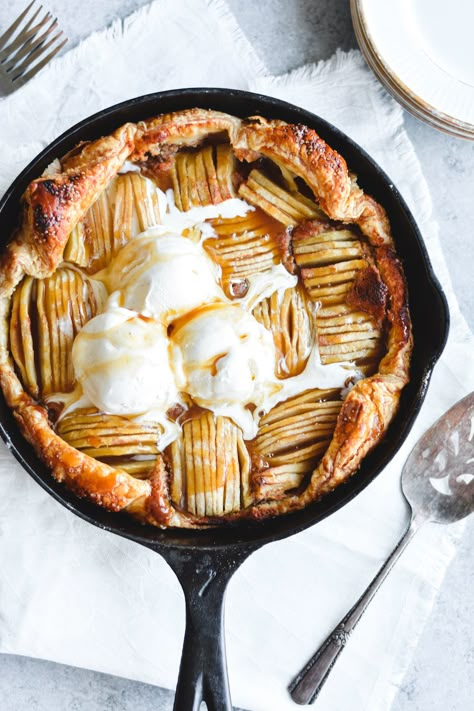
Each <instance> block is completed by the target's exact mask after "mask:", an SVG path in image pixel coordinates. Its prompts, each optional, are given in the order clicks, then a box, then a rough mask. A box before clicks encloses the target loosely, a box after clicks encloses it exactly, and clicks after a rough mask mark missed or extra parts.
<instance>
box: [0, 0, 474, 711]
mask: <svg viewBox="0 0 474 711" xmlns="http://www.w3.org/2000/svg"><path fill="white" fill-rule="evenodd" d="M158 30H159V38H160V41H159V42H157V41H156V32H157V31H158ZM185 86H227V87H231V88H241V89H247V88H249V89H251V90H257V91H260V92H262V93H267V94H272V95H275V96H279V97H281V98H283V99H286V100H288V101H292V102H294V103H295V104H298V105H300V106H303V107H304V108H307V109H309V110H312V111H314V112H315V113H317V114H319V115H320V116H323V117H324V118H326V119H328V120H329V121H331V122H333V123H334V124H335V125H337V126H338V127H340V128H341V129H342V130H344V131H345V132H346V133H348V134H349V135H350V136H351V137H352V138H354V139H355V140H356V141H357V142H358V143H360V144H361V145H362V146H363V147H364V148H365V149H366V150H367V151H368V152H369V153H370V154H371V155H372V156H373V157H374V158H375V159H376V160H377V161H378V162H379V163H380V165H381V166H382V167H383V168H384V169H385V170H386V172H387V173H388V174H389V175H390V176H391V178H392V179H393V181H394V183H395V184H396V185H397V187H398V188H399V190H400V191H401V193H402V194H403V196H404V197H405V199H406V200H407V201H408V203H409V205H410V206H411V208H412V210H413V212H414V215H415V218H416V219H417V221H418V223H419V226H420V228H421V231H422V233H423V235H424V239H425V242H426V245H427V248H428V251H429V254H430V257H431V260H432V262H433V265H434V267H435V271H436V273H437V275H438V277H439V278H440V280H441V282H442V284H443V286H444V289H445V291H446V294H447V296H448V299H449V302H450V308H451V317H452V326H451V335H450V339H449V343H448V346H447V348H446V350H445V353H444V355H443V357H442V359H441V361H440V362H439V364H438V365H437V367H436V370H435V374H434V377H433V381H432V384H431V386H430V390H429V393H428V397H427V401H426V403H425V405H424V407H423V409H422V412H421V414H420V416H419V417H418V419H417V422H416V424H415V426H414V428H413V431H412V433H411V434H410V436H409V438H408V440H407V442H406V444H405V445H404V446H403V448H402V450H401V451H400V453H399V454H398V455H397V456H396V457H395V459H394V460H393V462H392V463H391V464H390V466H389V467H387V469H386V470H385V471H384V472H383V473H382V474H381V475H380V476H379V477H378V478H377V479H376V480H375V481H374V482H373V483H372V484H371V485H370V486H369V487H368V488H367V489H366V490H365V491H364V492H362V493H361V494H360V495H359V496H358V497H357V498H356V499H355V500H353V501H352V502H350V503H349V504H348V505H346V506H345V507H344V508H343V509H341V510H340V511H338V512H337V513H336V514H334V515H333V516H331V517H330V518H329V519H326V520H325V521H323V522H322V523H320V524H318V525H317V526H314V527H313V528H312V529H309V530H307V531H305V532H303V533H301V534H298V535H297V536H293V537H292V538H290V539H287V540H284V541H280V542H278V543H274V544H271V545H268V546H266V547H264V548H263V549H262V550H260V551H258V552H257V553H255V554H254V555H253V556H252V557H251V558H250V559H249V560H248V561H247V562H245V563H244V565H243V566H242V567H241V568H240V569H239V570H238V571H237V573H236V574H235V576H234V578H233V579H232V580H231V583H230V586H229V591H228V596H227V615H226V629H227V648H228V663H229V670H230V681H231V689H232V695H233V701H234V703H235V704H236V705H239V706H242V707H245V708H247V709H251V710H252V711H268V710H269V709H272V711H285V709H288V710H290V709H295V708H296V706H295V705H294V704H293V702H292V701H291V699H290V697H289V695H288V693H287V691H286V687H287V684H288V683H289V681H290V679H291V678H292V676H293V675H294V674H295V673H296V672H297V671H298V669H299V668H300V667H301V665H302V664H303V663H304V662H306V660H307V659H308V658H309V657H310V656H311V654H312V653H313V652H314V650H315V648H316V647H317V646H318V644H320V643H321V642H322V640H323V639H324V638H325V636H326V635H327V633H328V632H329V631H330V630H331V629H332V627H333V626H334V624H335V623H336V622H337V621H338V620H339V619H340V618H341V616H342V615H343V614H344V613H345V612H346V610H347V609H348V608H349V607H350V606H351V605H352V604H353V602H354V601H355V600H356V599H357V597H358V596H359V595H360V593H361V592H362V591H363V589H364V588H365V587H366V585H367V583H368V582H369V580H370V579H371V577H372V576H373V574H374V573H375V572H376V570H377V569H378V567H379V566H380V564H381V563H382V561H383V560H384V559H385V557H386V556H387V554H388V553H389V552H390V551H391V549H392V548H393V547H394V545H395V543H396V542H397V541H398V538H399V536H400V535H401V533H402V531H403V530H404V528H405V526H406V524H407V510H406V506H405V505H404V502H403V499H402V496H401V494H400V489H399V477H400V471H401V468H402V464H403V462H404V460H405V458H406V456H407V454H408V452H409V450H410V449H411V447H412V446H413V444H414V443H415V441H416V439H417V438H418V437H419V436H420V435H421V434H422V433H423V431H425V430H426V428H427V427H428V426H429V425H430V424H431V423H432V422H433V421H434V420H435V419H436V417H438V416H439V415H440V414H441V413H442V412H443V411H444V410H445V409H447V408H448V407H449V406H450V405H451V404H452V403H453V402H454V401H455V400H457V399H458V398H459V397H461V396H462V395H463V394H465V393H467V392H468V391H469V390H472V389H474V367H473V362H472V357H471V354H472V347H473V343H474V339H473V337H472V335H471V334H470V333H469V330H468V329H467V326H466V325H465V323H464V320H463V318H462V317H461V315H460V313H459V309H458V307H457V304H456V300H455V297H454V294H453V291H452V288H451V285H450V280H449V275H448V272H447V269H446V265H445V263H444V260H443V257H442V252H441V248H440V245H439V241H438V235H437V228H436V224H435V223H434V222H433V219H432V217H431V203H430V197H429V194H428V191H427V187H426V183H425V181H424V178H423V175H422V173H421V170H420V166H419V163H418V160H417V158H416V156H415V153H414V151H413V147H412V146H411V144H410V142H409V140H408V138H407V135H406V133H405V131H404V128H403V115H402V110H401V109H400V107H399V106H398V105H397V104H396V103H395V102H393V101H392V99H391V98H390V97H389V96H388V95H387V94H386V93H385V92H384V91H383V89H382V88H381V87H380V86H379V84H378V83H377V81H376V80H375V79H374V78H373V76H372V75H371V74H370V72H369V71H368V70H367V69H366V67H365V65H364V63H363V61H362V59H361V57H360V55H359V53H358V52H350V53H348V54H344V53H338V54H336V56H335V57H333V58H332V59H331V60H329V61H328V62H322V63H320V64H319V65H317V66H314V67H306V68H304V69H302V70H298V71H296V72H293V73H291V74H289V75H287V76H285V77H280V78H274V77H270V76H268V75H267V72H266V69H265V67H264V65H263V63H262V62H261V61H260V59H259V58H258V57H257V56H256V54H255V52H254V51H253V49H252V47H251V46H250V45H249V43H248V42H247V40H246V39H245V38H244V36H243V35H242V33H241V32H240V30H239V27H238V25H237V23H236V21H235V19H234V18H233V17H232V15H231V14H230V12H229V10H228V8H227V6H226V5H225V4H224V2H222V1H220V0H208V1H206V0H181V2H180V3H175V2H173V0H159V2H155V3H152V4H151V5H149V6H148V7H146V8H144V9H142V10H140V11H139V12H138V13H136V14H135V15H133V16H132V17H130V18H129V19H128V20H126V21H125V22H123V23H121V22H117V23H116V24H114V25H113V26H112V27H111V28H110V29H108V30H107V31H105V32H102V33H97V34H94V35H92V36H91V37H89V38H88V39H87V40H85V41H84V42H83V43H82V44H81V45H79V46H78V47H77V48H75V49H74V50H72V51H71V52H69V53H68V54H66V55H64V56H63V57H60V58H59V59H57V60H56V61H55V62H54V63H52V64H51V65H50V66H49V67H47V68H46V69H45V70H44V71H43V72H42V73H41V74H40V75H39V76H38V77H36V78H35V79H34V80H32V81H31V82H30V83H29V84H27V85H26V86H25V87H23V88H22V89H20V90H19V91H17V92H16V93H15V94H13V95H11V96H9V97H7V98H4V99H2V100H0V193H1V192H3V191H4V190H5V189H6V187H7V186H8V184H9V182H10V181H11V180H12V179H13V178H14V177H15V175H16V174H17V173H18V172H19V171H20V169H21V168H22V167H24V165H25V164H26V163H27V162H28V161H29V160H30V159H31V158H33V157H34V155H35V154H36V153H37V152H38V151H39V150H41V149H42V148H43V147H44V146H45V145H46V144H47V143H49V142H50V141H51V140H52V139H53V138H55V137H56V136H57V135H59V134H60V133H61V132H62V131H63V130H65V129H66V128H67V127H69V126H70V125H71V124H73V123H75V122H77V121H79V120H80V119H82V118H84V117H85V116H87V115H89V114H91V113H93V112H95V111H98V110H99V109H101V108H103V107H105V106H109V105H111V104H113V103H116V102H118V101H122V100H124V99H127V98H131V97H133V96H137V95H140V94H144V93H147V92H152V91H158V90H163V89H170V88H180V87H185ZM460 373H462V379H461V377H460ZM460 530H461V525H460V524H457V525H455V526H452V527H450V528H446V527H435V526H427V527H425V529H424V530H423V531H421V532H420V533H419V534H418V536H417V538H416V539H415V540H414V541H413V542H412V543H411V545H410V547H409V549H408V550H407V552H406V553H405V554H404V556H403V558H402V560H401V561H400V563H399V564H398V565H397V566H396V568H395V569H394V571H393V572H392V574H391V576H390V577H389V579H388V580H387V582H386V583H385V584H384V586H383V588H382V589H381V591H380V592H379V593H378V595H377V597H376V599H375V600H374V602H373V604H372V605H371V607H370V608H369V610H368V611H367V613H366V615H365V617H364V619H363V621H362V622H361V623H360V625H359V626H358V628H357V629H356V631H355V632H354V634H353V636H352V639H351V642H350V644H349V645H348V647H347V649H346V650H345V652H344V654H343V655H342V656H341V658H340V660H339V662H338V664H337V665H336V667H335V669H334V671H333V672H332V674H331V677H330V679H329V681H328V682H327V683H326V685H325V687H324V688H323V690H322V692H321V695H320V697H319V702H318V703H319V707H320V708H322V709H324V710H325V711H340V710H341V709H346V708H348V704H349V703H350V708H351V711H383V710H384V709H388V708H389V707H390V705H391V701H392V699H393V696H394V694H395V693H396V690H397V686H398V685H399V684H400V681H401V678H402V676H403V672H404V670H405V669H406V667H407V665H408V663H409V660H410V656H411V650H412V649H413V648H414V646H415V644H416V641H417V639H418V636H419V634H420V631H421V627H422V624H423V623H424V621H425V620H426V618H427V616H428V614H429V611H430V609H431V607H432V605H433V601H434V599H435V596H436V593H437V591H438V589H439V586H440V584H441V582H442V579H443V576H444V572H445V570H446V567H447V564H448V562H449V561H450V559H451V558H452V555H453V553H454V544H453V541H454V538H455V537H456V534H457V533H459V531H460ZM0 556H1V560H2V575H1V577H0V651H2V652H11V653H15V654H24V655H29V656H37V657H42V658H46V659H51V660H54V661H58V662H63V663H67V664H72V665H76V666H82V667H86V668H90V669H95V670H99V671H103V672H108V673H112V674H118V675H121V676H125V677H128V678H133V679H139V680H142V681H146V682H150V683H154V684H159V685H161V686H166V687H170V688H172V687H174V685H175V683H176V678H177V672H178V666H179V659H180V652H181V645H182V638H183V630H184V604H183V598H182V594H181V592H180V588H179V584H178V582H177V580H176V578H175V577H174V575H173V573H172V572H171V570H170V569H169V568H168V566H167V565H166V564H165V563H164V561H163V560H162V559H161V558H160V557H159V556H157V555H155V554H153V553H152V552H150V551H148V550H145V549H142V548H141V547H140V546H138V545H135V544H133V543H131V542H128V541H126V540H122V539H120V538H118V537H117V536H114V535H112V534H109V533H106V532H103V531H100V530H99V529H96V528H94V527H93V526H89V525H88V524H86V523H85V522H83V521H82V520H80V519H78V518H76V517H75V516H73V515H71V514H70V513H69V512H68V511H67V510H66V509H64V508H63V507H62V506H60V505H59V504H58V503H56V502H55V501H54V500H53V499H52V498H51V497H49V496H48V495H47V494H46V493H45V492H44V491H43V490H42V489H41V488H40V487H39V486H38V485H37V484H36V483H35V482H34V481H33V480H32V479H31V478H30V477H29V476H28V475H27V474H26V472H25V471H24V470H23V469H22V468H21V466H20V465H19V464H17V462H16V461H15V460H14V459H13V457H12V456H11V455H10V453H9V452H8V451H7V449H6V447H5V446H3V445H2V446H1V449H0ZM349 700H350V702H349Z"/></svg>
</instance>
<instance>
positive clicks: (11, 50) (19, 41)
mask: <svg viewBox="0 0 474 711" xmlns="http://www.w3.org/2000/svg"><path fill="white" fill-rule="evenodd" d="M41 7H42V6H41ZM41 7H40V10H41ZM40 10H38V11H37V12H36V14H35V15H34V17H32V18H31V20H30V22H29V23H28V25H27V26H26V27H25V28H24V30H22V31H21V33H20V34H19V35H18V37H16V38H15V39H14V40H13V42H10V44H9V45H8V46H7V47H5V49H3V50H2V51H1V53H0V56H1V57H3V58H4V59H2V61H5V59H7V58H8V57H11V56H13V54H15V53H16V52H17V50H18V49H20V48H21V47H22V46H23V44H25V43H26V42H29V41H30V40H31V39H32V38H33V39H34V37H35V35H36V33H37V32H38V30H40V29H41V28H42V27H44V26H45V25H46V24H48V22H49V21H50V20H52V19H53V16H52V15H51V13H50V12H48V13H47V14H46V15H45V16H44V17H43V19H42V20H41V21H40V22H38V23H37V24H36V25H35V26H34V27H31V29H30V26H31V23H32V22H33V20H34V19H35V18H36V15H37V14H38V12H39V11H40Z"/></svg>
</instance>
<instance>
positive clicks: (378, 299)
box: [293, 222, 386, 375]
mask: <svg viewBox="0 0 474 711" xmlns="http://www.w3.org/2000/svg"><path fill="white" fill-rule="evenodd" d="M293 252H294V258H295V262H296V264H297V266H298V267H299V268H300V272H301V277H302V280H303V283H304V285H305V288H306V289H307V292H308V295H309V297H310V298H311V299H312V300H313V301H315V302H317V303H318V304H319V306H320V308H319V309H318V310H317V311H316V328H317V334H318V345H319V351H320V355H321V362H322V363H323V364H325V365H326V364H329V363H340V362H344V361H345V362H347V361H351V362H355V363H356V364H357V366H358V367H359V368H360V369H361V371H362V372H363V373H364V374H365V375H368V374H371V373H372V372H374V371H375V370H376V368H377V364H378V363H379V362H380V359H381V357H382V355H383V352H384V348H385V346H384V331H383V320H384V316H385V300H386V287H385V286H384V285H383V284H382V282H381V280H380V276H379V275H378V272H377V270H376V269H375V267H374V266H373V265H372V264H371V258H370V253H369V249H368V247H367V245H366V244H365V243H364V240H363V238H362V237H360V236H359V235H358V234H357V232H356V231H355V230H348V229H334V228H332V227H331V226H329V225H328V224H324V223H322V222H319V223H318V222H313V223H307V224H305V225H302V226H301V227H299V228H297V229H296V230H295V232H294V234H293Z"/></svg>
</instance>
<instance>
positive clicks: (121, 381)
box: [72, 307, 177, 415]
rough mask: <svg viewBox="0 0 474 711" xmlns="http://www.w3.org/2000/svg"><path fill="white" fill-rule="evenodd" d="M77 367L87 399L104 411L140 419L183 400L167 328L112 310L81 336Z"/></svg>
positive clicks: (91, 323)
mask: <svg viewBox="0 0 474 711" xmlns="http://www.w3.org/2000/svg"><path fill="white" fill-rule="evenodd" d="M72 362H73V366H74V372H75V375H76V378H77V380H78V381H79V383H80V384H81V386H82V389H83V391H84V394H85V395H86V397H88V398H89V399H90V401H91V402H92V403H93V404H94V405H95V406H96V407H97V408H98V409H99V410H102V411H104V412H107V413H111V414H116V415H135V414H141V413H143V412H146V411H148V410H152V409H154V408H158V409H161V410H166V409H168V408H169V407H170V406H171V405H172V404H173V403H175V402H176V400H177V393H176V388H175V382H174V376H173V371H172V369H171V366H170V361H169V348H168V340H167V337H166V328H165V326H164V325H163V324H161V323H159V322H157V321H155V320H153V319H151V318H147V317H143V316H140V315H138V314H136V313H135V312H133V311H130V310H128V309H125V308H120V307H112V308H110V307H109V308H108V310H107V311H105V312H104V313H102V314H99V315H98V316H96V317H95V318H93V319H92V320H91V321H89V322H88V323H87V324H86V325H85V326H84V328H83V329H81V331H79V333H78V334H77V336H76V338H75V340H74V344H73V348H72Z"/></svg>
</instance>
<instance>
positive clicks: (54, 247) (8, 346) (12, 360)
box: [0, 109, 412, 527]
mask: <svg viewBox="0 0 474 711" xmlns="http://www.w3.org/2000/svg"><path fill="white" fill-rule="evenodd" d="M0 323H1V330H0V339H1V342H0V380H1V386H2V388H3V392H4V395H5V398H6V401H7V403H8V405H9V406H10V407H11V408H12V409H13V411H14V414H15V417H16V419H17V421H18V424H19V426H20V428H21V431H22V433H23V435H24V436H25V437H26V439H27V440H28V441H29V442H30V443H31V444H32V446H33V447H34V448H35V450H36V452H37V453H38V455H39V457H40V458H41V459H42V460H43V461H44V462H45V463H46V464H47V465H48V467H50V469H51V472H52V475H53V476H54V477H55V478H56V479H57V480H59V481H62V482H64V483H65V484H66V485H67V486H68V487H70V488H71V489H73V490H74V491H75V492H76V493H77V494H78V495H79V496H85V497H87V498H89V499H90V500H92V501H93V502H96V503H97V504H100V505H102V506H104V507H105V508H107V509H109V510H113V511H122V510H124V511H127V512H128V513H129V514H131V515H133V516H135V517H137V518H138V519H140V520H141V521H143V522H145V523H149V524H153V525H157V526H179V527H199V526H203V525H218V524H222V523H225V522H229V521H234V520H236V519H240V518H253V519H260V518H264V517H267V516H272V515H277V514H282V513H286V512H289V511H293V510H296V509H300V508H302V507H304V506H306V505H307V504H308V503H310V502H312V501H314V500H315V499H317V498H319V497H320V496H321V495H323V494H325V493H326V492H329V491H331V490H332V489H333V488H334V487H336V486H338V485H339V484H341V483H342V482H344V481H345V480H346V479H347V478H348V477H349V476H351V475H352V474H354V473H355V472H356V471H357V469H358V467H359V465H360V463H361V461H362V459H363V458H364V457H365V455H366V454H367V453H368V452H369V451H370V450H371V449H372V448H373V447H374V446H375V445H376V444H377V443H378V442H379V441H380V439H381V437H382V436H383V435H384V433H385V431H386V430H387V427H388V425H389V423H390V421H391V419H392V418H393V416H394V413H395V411H396V409H397V405H398V401H399V396H400V392H401V390H402V388H403V387H404V385H405V384H406V383H407V380H408V372H409V361H410V354H411V349H412V336H411V325H410V317H409V311H408V305H407V294H406V286H405V281H404V276H403V271H402V267H401V264H400V261H399V260H398V258H397V256H396V253H395V251H394V243H393V240H392V236H391V233H390V226H389V223H388V220H387V217H386V214H385V212H384V209H383V208H382V207H381V206H380V205H379V204H377V203H376V202H375V201H374V200H373V199H372V198H371V197H369V196H368V195H366V194H365V193H364V192H363V191H362V190H361V188H360V187H358V185H357V182H356V177H355V176H354V175H351V174H350V173H349V172H348V168H347V166H346V163H345V161H344V159H343V158H342V157H341V156H340V155H338V153H336V152H335V151H334V150H332V149H331V148H330V147H329V146H328V145H327V144H326V143H325V142H324V141H323V140H322V139H321V138H320V137H319V136H318V135H317V134H316V133H315V131H313V130H311V129H309V128H307V127H305V126H302V125H290V124H287V123H284V122H281V121H272V120H266V119H264V118H261V117H258V116H257V117H252V118H249V119H245V120H241V119H239V118H236V117H234V116H230V115H226V114H223V113H219V112H215V111H206V110H202V109H191V110H188V111H182V112H179V113H174V114H169V115H163V116H158V117H156V118H153V119H151V120H148V121H144V122H141V123H138V124H136V125H135V124H126V125H125V126H122V127H120V128H118V129H117V130H116V131H115V132H114V133H113V134H112V135H110V136H107V137H105V138H100V139H98V140H97V141H94V142H90V143H83V144H80V145H79V146H77V147H76V148H75V149H74V150H73V151H72V152H71V153H69V154H68V155H66V156H65V157H64V158H61V159H60V160H57V161H55V162H54V163H53V164H52V165H50V166H49V167H48V169H47V170H46V171H45V173H44V174H43V175H42V176H41V177H39V178H38V179H36V180H34V181H33V182H32V183H31V184H30V185H29V187H28V189H27V190H26V192H25V194H24V196H23V206H22V219H21V224H20V226H19V228H18V230H17V232H16V233H15V234H14V235H13V237H12V239H11V241H10V243H9V244H8V245H7V247H6V249H5V251H4V254H3V257H2V260H1V265H0Z"/></svg>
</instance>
